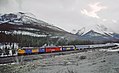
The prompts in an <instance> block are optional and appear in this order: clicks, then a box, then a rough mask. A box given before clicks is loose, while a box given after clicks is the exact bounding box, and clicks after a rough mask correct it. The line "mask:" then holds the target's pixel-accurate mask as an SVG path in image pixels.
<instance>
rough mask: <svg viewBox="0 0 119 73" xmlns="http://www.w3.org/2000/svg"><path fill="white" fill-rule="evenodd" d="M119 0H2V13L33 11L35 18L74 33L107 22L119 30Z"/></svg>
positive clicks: (114, 29) (0, 11) (109, 25)
mask: <svg viewBox="0 0 119 73" xmlns="http://www.w3.org/2000/svg"><path fill="white" fill-rule="evenodd" d="M118 3H119V0H0V13H1V14H3V13H9V12H19V11H23V12H25V13H29V14H30V13H32V14H34V15H35V16H34V17H36V18H38V19H40V20H44V21H46V22H48V23H50V24H53V25H55V26H58V27H61V28H63V29H64V30H67V31H69V32H73V33H75V32H76V31H78V30H79V29H81V28H83V27H87V28H88V29H93V28H95V25H99V24H100V25H104V26H106V27H108V28H110V30H111V31H115V32H117V33H118V32H119V24H118V23H119V4H118Z"/></svg>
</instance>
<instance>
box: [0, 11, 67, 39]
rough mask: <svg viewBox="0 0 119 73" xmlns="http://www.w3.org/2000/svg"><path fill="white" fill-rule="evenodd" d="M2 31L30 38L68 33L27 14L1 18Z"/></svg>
mask: <svg viewBox="0 0 119 73" xmlns="http://www.w3.org/2000/svg"><path fill="white" fill-rule="evenodd" d="M0 31H5V32H6V33H7V34H9V33H11V31H12V33H13V34H23V35H30V36H37V37H40V36H46V34H49V33H58V32H59V33H67V32H66V31H65V30H63V29H60V28H58V27H56V26H53V25H50V24H48V23H46V22H44V21H41V20H38V19H36V18H33V17H31V16H29V15H27V14H25V13H22V12H19V13H16V14H14V13H10V14H3V15H1V16H0Z"/></svg>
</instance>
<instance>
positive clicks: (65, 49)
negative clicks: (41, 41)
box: [62, 46, 75, 51]
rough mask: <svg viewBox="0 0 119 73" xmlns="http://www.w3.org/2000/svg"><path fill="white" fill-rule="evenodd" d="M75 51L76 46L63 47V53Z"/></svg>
mask: <svg viewBox="0 0 119 73" xmlns="http://www.w3.org/2000/svg"><path fill="white" fill-rule="evenodd" d="M71 50H75V46H62V51H71Z"/></svg>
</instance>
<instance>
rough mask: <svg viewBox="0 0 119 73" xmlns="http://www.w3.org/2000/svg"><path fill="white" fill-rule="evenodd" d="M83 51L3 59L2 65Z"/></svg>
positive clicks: (0, 61)
mask: <svg viewBox="0 0 119 73" xmlns="http://www.w3.org/2000/svg"><path fill="white" fill-rule="evenodd" d="M78 52H81V51H78V50H77V51H64V52H52V53H43V54H31V55H21V56H11V57H1V58H0V64H10V63H24V62H28V61H32V60H38V59H45V58H51V57H53V56H57V55H66V54H71V53H78Z"/></svg>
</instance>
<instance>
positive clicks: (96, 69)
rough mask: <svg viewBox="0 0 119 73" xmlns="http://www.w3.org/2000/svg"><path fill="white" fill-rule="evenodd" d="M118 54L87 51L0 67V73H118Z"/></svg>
mask: <svg viewBox="0 0 119 73" xmlns="http://www.w3.org/2000/svg"><path fill="white" fill-rule="evenodd" d="M118 61H119V54H118V52H107V51H99V50H93V51H87V52H79V53H73V54H68V55H59V56H54V55H53V56H50V57H49V56H45V57H44V59H39V60H34V61H30V62H27V63H20V64H12V65H3V66H0V73H119V62H118Z"/></svg>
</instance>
